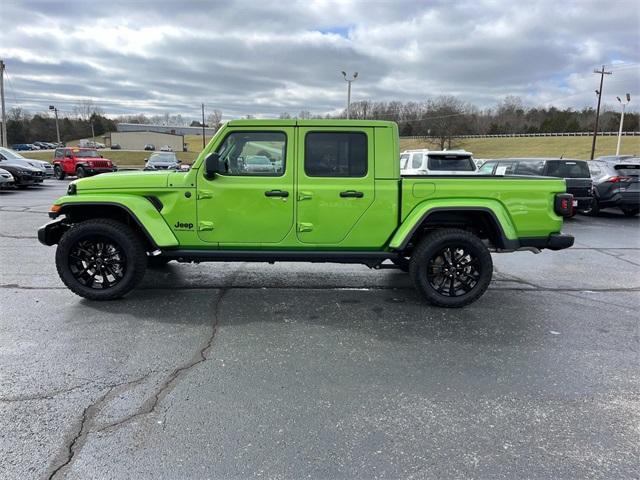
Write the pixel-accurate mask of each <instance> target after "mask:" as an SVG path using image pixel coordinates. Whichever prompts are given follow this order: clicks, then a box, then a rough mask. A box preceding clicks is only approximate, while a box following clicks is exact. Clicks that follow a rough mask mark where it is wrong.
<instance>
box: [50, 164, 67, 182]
mask: <svg viewBox="0 0 640 480" xmlns="http://www.w3.org/2000/svg"><path fill="white" fill-rule="evenodd" d="M53 176H54V177H56V178H57V179H58V180H64V177H66V176H67V174H66V173H64V170H62V167H61V166H60V165H54V167H53Z"/></svg>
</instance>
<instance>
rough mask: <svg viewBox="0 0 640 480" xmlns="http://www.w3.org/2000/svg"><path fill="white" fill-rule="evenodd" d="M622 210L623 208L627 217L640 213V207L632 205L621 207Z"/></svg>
mask: <svg viewBox="0 0 640 480" xmlns="http://www.w3.org/2000/svg"><path fill="white" fill-rule="evenodd" d="M620 210H622V213H624V216H625V217H635V216H636V215H638V213H640V208H637V207H635V208H634V207H632V208H626V207H625V208H620Z"/></svg>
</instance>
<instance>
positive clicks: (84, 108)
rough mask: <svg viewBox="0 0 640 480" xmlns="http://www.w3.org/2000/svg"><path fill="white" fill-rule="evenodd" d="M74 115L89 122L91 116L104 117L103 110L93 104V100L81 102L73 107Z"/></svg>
mask: <svg viewBox="0 0 640 480" xmlns="http://www.w3.org/2000/svg"><path fill="white" fill-rule="evenodd" d="M72 111H73V115H74V116H75V117H76V118H78V119H80V120H89V118H91V115H94V114H95V115H103V113H104V112H103V111H102V109H101V108H100V107H99V106H98V105H96V104H95V103H93V100H80V103H78V105H76V106H74V107H73V110H72Z"/></svg>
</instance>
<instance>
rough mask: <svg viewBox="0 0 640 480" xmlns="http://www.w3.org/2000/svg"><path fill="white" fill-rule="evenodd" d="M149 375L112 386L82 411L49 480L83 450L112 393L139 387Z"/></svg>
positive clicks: (48, 477)
mask: <svg viewBox="0 0 640 480" xmlns="http://www.w3.org/2000/svg"><path fill="white" fill-rule="evenodd" d="M149 375H150V373H147V374H145V375H143V376H142V377H140V378H137V379H135V380H131V381H128V382H122V383H116V384H113V385H110V386H109V387H108V389H107V391H106V392H105V393H104V395H102V396H100V397H99V398H98V399H97V400H96V401H95V402H93V403H91V404H90V405H88V406H87V407H86V408H85V409H84V410H83V411H82V416H81V417H80V422H79V424H78V427H77V428H76V430H75V433H74V434H73V436H72V437H71V439H70V440H69V441H68V442H67V445H66V447H65V448H64V450H63V451H64V457H63V459H62V460H61V461H60V462H58V465H57V466H55V467H53V470H52V471H51V473H50V474H49V475H48V476H47V479H48V480H53V479H54V478H55V477H56V476H57V475H58V474H59V473H62V472H63V471H64V470H66V468H67V467H68V466H69V465H70V464H71V462H72V461H73V459H74V457H75V455H76V453H77V452H78V451H79V450H80V449H81V448H82V445H84V442H85V441H86V439H87V435H89V433H91V432H90V426H91V424H92V423H93V421H94V419H95V417H96V415H97V414H98V413H99V412H100V410H101V409H102V406H103V404H104V403H105V402H106V401H107V400H108V399H109V398H110V397H111V395H112V393H113V392H114V391H115V390H116V389H119V388H120V387H123V389H126V388H129V387H131V386H132V385H137V384H138V383H140V382H142V381H143V380H145V379H146V378H147V377H148V376H149ZM54 461H55V459H54ZM50 468H51V467H50Z"/></svg>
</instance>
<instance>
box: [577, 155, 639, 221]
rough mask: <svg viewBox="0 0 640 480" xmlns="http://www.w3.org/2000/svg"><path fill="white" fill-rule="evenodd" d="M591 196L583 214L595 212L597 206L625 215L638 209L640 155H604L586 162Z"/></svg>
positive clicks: (597, 208) (598, 208)
mask: <svg viewBox="0 0 640 480" xmlns="http://www.w3.org/2000/svg"><path fill="white" fill-rule="evenodd" d="M589 170H590V172H591V177H592V178H593V186H594V192H593V193H594V199H593V204H592V206H591V208H588V209H585V210H583V213H586V214H589V215H597V214H598V212H599V211H600V209H602V208H609V207H615V208H619V209H620V210H622V212H623V213H624V214H625V215H627V216H630V217H631V216H633V215H638V213H639V212H640V158H633V157H627V158H624V159H622V160H618V159H616V158H615V157H611V158H608V157H603V158H599V159H597V160H592V161H590V162H589Z"/></svg>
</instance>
